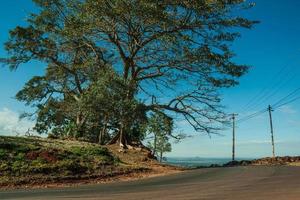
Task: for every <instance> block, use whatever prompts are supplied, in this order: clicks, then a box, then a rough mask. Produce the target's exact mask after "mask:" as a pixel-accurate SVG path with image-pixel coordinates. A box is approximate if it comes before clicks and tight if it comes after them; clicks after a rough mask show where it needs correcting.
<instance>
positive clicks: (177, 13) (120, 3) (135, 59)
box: [4, 0, 255, 146]
mask: <svg viewBox="0 0 300 200" xmlns="http://www.w3.org/2000/svg"><path fill="white" fill-rule="evenodd" d="M34 2H35V3H36V4H37V5H38V6H39V7H40V8H41V12H40V13H38V14H33V15H32V16H31V17H30V18H29V21H28V22H29V26H28V27H25V28H24V27H17V28H15V29H14V30H12V31H11V37H10V40H9V41H8V42H7V43H6V49H7V51H8V52H9V55H10V57H9V58H7V59H6V60H4V61H5V63H6V64H7V65H9V66H10V67H11V68H13V69H15V68H17V67H18V66H19V65H20V64H21V63H25V62H28V61H31V60H39V61H42V62H43V63H46V64H47V74H46V75H45V76H43V77H36V79H40V80H38V82H37V83H34V80H32V83H33V85H31V88H34V89H36V88H37V91H35V90H32V91H31V92H30V93H33V94H35V95H36V94H38V95H36V96H34V95H33V96H30V95H25V96H26V97H22V98H20V99H21V100H24V101H26V102H28V103H32V102H38V105H39V111H41V110H43V109H44V107H45V105H47V103H45V102H51V100H52V99H55V101H58V100H60V101H63V102H70V103H68V104H70V105H72V106H74V105H77V104H78V103H79V105H82V104H81V103H80V102H81V100H82V99H83V97H84V96H85V94H86V93H87V92H86V91H89V88H90V87H89V86H91V85H92V84H91V83H94V82H95V81H96V82H97V79H99V77H97V76H95V75H97V74H98V75H99V74H101V73H95V72H99V71H102V70H105V69H107V68H109V69H111V70H113V71H114V72H115V74H116V76H118V77H120V78H121V79H122V81H123V82H124V83H126V84H123V86H124V87H123V89H122V91H123V92H121V93H119V94H122V95H121V96H122V98H121V100H120V99H117V100H116V101H118V102H119V106H121V105H128V104H129V105H130V106H129V107H135V108H136V107H139V109H120V110H119V111H120V112H119V115H118V118H117V120H116V121H117V122H116V124H115V127H116V129H117V130H118V131H117V134H116V135H115V138H117V140H116V139H114V141H119V142H120V144H122V145H123V146H126V143H128V141H129V138H130V137H129V136H130V133H131V131H132V129H131V128H129V127H136V126H138V125H137V124H138V123H137V122H136V120H135V119H136V117H131V116H136V115H138V113H139V114H140V115H143V116H145V114H146V113H147V112H151V111H153V112H163V113H167V114H168V115H169V116H171V117H173V118H175V117H178V118H180V119H183V120H186V121H187V122H188V123H189V124H190V125H191V126H193V127H194V128H195V130H197V131H199V132H206V133H209V134H211V133H215V132H216V131H218V130H219V128H220V124H222V123H223V122H224V114H223V112H222V109H221V105H220V97H219V95H218V89H219V88H224V87H231V86H234V85H236V84H237V83H238V82H237V78H238V77H240V76H242V75H243V74H245V73H246V72H247V69H248V67H247V66H245V65H239V64H236V63H234V62H233V61H232V57H233V56H234V54H233V52H232V51H231V50H230V44H231V43H232V42H233V41H234V40H235V39H236V38H237V37H238V36H239V33H238V32H236V30H239V28H251V27H252V25H253V24H254V23H255V22H254V21H250V20H248V19H245V18H243V17H240V16H237V15H235V13H238V12H235V11H237V10H239V9H244V8H249V7H250V5H248V4H247V3H245V2H244V1H243V0H231V1H228V0H200V1H199V0H109V1H108V0H68V1H67V0H34ZM49 74H50V75H49ZM51 74H52V75H51ZM99 76H100V75H99ZM49 78H50V79H51V80H49ZM44 80H45V81H44ZM49 83H52V84H51V87H48V86H47V87H46V86H45V85H48V84H49ZM29 84H30V83H29ZM40 87H46V88H43V89H41V88H40ZM49 88H50V89H51V90H49ZM25 89H26V88H25ZM45 90H46V91H47V92H46V93H43V92H45ZM41 92H42V93H41ZM52 93H53V94H54V93H55V95H52ZM90 94H93V93H92V92H91V93H90ZM41 95H42V96H41ZM19 96H22V95H19ZM23 96H24V95H23ZM28 97H30V98H28ZM69 99H70V100H69ZM138 99H143V101H142V102H143V103H142V105H143V106H134V105H141V103H140V102H141V101H140V100H138ZM119 100H120V101H119ZM42 102H43V103H42ZM72 102H74V103H72ZM114 103H115V102H114ZM55 104H57V102H55ZM104 106H107V105H104ZM125 107H126V106H125ZM141 107H142V108H141ZM76 108H77V109H75V110H74V109H71V110H72V112H71V113H73V112H74V111H75V115H74V116H75V118H76V120H73V121H75V124H76V126H77V129H78V130H81V128H83V127H84V125H86V122H87V121H86V118H87V116H86V115H84V114H83V113H84V111H83V110H82V109H81V106H76ZM128 110H130V112H137V113H135V114H134V115H129V114H128V112H127V111H128ZM62 113H64V112H62ZM98 116H101V115H98ZM64 117H65V116H64V115H63V116H62V118H63V119H66V118H64ZM54 118H55V119H57V117H54ZM104 118H105V115H104ZM104 118H103V116H101V120H103V119H104ZM104 121H105V120H104ZM106 121H107V120H106Z"/></svg>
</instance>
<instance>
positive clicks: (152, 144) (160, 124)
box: [147, 113, 174, 161]
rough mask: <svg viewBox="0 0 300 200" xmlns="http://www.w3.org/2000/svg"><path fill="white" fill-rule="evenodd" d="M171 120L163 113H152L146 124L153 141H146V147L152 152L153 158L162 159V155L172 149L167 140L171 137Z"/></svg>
mask: <svg viewBox="0 0 300 200" xmlns="http://www.w3.org/2000/svg"><path fill="white" fill-rule="evenodd" d="M173 129H174V127H173V120H172V119H171V118H170V117H168V116H167V115H165V114H163V113H154V114H152V115H151V117H150V119H149V123H148V131H149V133H150V135H153V137H154V139H153V141H148V144H147V146H148V147H149V148H150V149H151V150H152V152H153V154H154V155H155V156H158V157H159V158H160V161H162V159H163V154H164V153H166V152H171V151H172V147H171V143H170V142H169V138H170V137H172V132H173Z"/></svg>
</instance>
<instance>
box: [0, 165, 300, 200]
mask: <svg viewBox="0 0 300 200" xmlns="http://www.w3.org/2000/svg"><path fill="white" fill-rule="evenodd" d="M0 199H1V200H4V199H13V200H18V199H26V200H36V199H40V200H51V199H64V200H73V199H78V200H79V199H84V200H96V199H97V200H98V199H101V200H102V199H103V200H112V199H119V200H129V199H132V200H146V199H147V200H148V199H164V200H178V199H182V200H202V199H205V200H211V199H216V200H227V199H228V200H235V199H237V200H250V199H251V200H252V199H253V200H269V199H271V200H291V199H295V200H298V199H300V167H283V166H282V167H235V168H215V169H199V170H193V171H188V172H184V173H181V174H177V175H171V176H165V177H156V178H151V179H147V180H141V181H133V182H121V183H111V184H102V185H101V184H100V185H86V186H78V187H75V188H61V189H39V190H16V191H2V192H0Z"/></svg>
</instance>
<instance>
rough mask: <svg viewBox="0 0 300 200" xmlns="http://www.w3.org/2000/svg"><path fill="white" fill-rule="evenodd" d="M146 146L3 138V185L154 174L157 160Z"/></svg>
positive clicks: (0, 159)
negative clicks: (123, 149) (120, 148)
mask: <svg viewBox="0 0 300 200" xmlns="http://www.w3.org/2000/svg"><path fill="white" fill-rule="evenodd" d="M148 153H149V152H147V151H146V150H144V149H138V150H128V151H127V152H126V153H120V152H118V148H117V147H116V146H100V145H97V144H91V143H86V142H77V141H65V140H53V139H43V138H30V137H3V136H2V137H0V187H5V186H12V185H13V186H22V187H23V186H24V185H39V184H49V183H70V182H71V183H72V182H77V181H82V180H106V179H109V178H112V177H118V176H122V175H126V176H128V175H130V174H136V173H141V174H143V173H151V171H155V170H154V169H155V167H153V166H158V163H157V162H156V161H154V160H151V159H149V158H148V157H147V154H148Z"/></svg>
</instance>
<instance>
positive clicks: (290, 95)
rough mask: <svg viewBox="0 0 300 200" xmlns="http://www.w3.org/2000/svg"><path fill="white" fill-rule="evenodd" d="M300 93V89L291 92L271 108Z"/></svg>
mask: <svg viewBox="0 0 300 200" xmlns="http://www.w3.org/2000/svg"><path fill="white" fill-rule="evenodd" d="M298 91H300V88H297V89H295V90H294V91H292V92H291V93H290V94H288V95H287V96H285V97H283V98H282V99H280V100H279V101H277V102H276V103H275V104H274V105H273V106H274V107H275V106H277V105H279V104H280V103H282V101H284V100H286V99H288V98H289V97H292V96H294V95H295V94H297V92H298Z"/></svg>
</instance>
